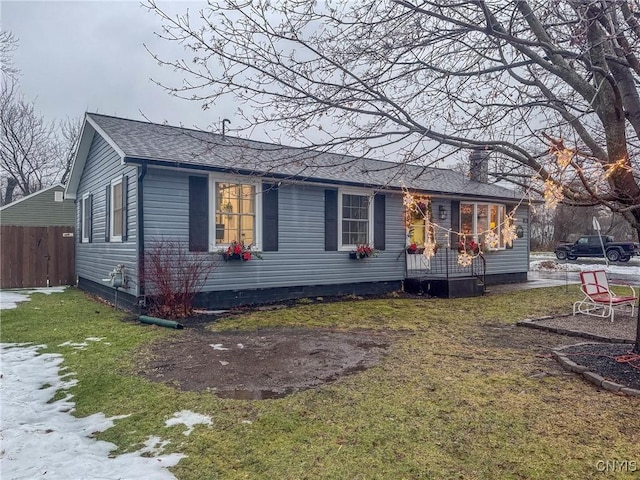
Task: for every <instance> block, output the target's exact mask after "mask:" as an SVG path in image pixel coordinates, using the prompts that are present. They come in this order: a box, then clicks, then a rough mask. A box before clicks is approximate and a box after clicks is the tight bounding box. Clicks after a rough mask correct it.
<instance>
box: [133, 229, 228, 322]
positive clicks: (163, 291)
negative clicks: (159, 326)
mask: <svg viewBox="0 0 640 480" xmlns="http://www.w3.org/2000/svg"><path fill="white" fill-rule="evenodd" d="M188 247H189V245H188V242H181V241H179V240H173V239H167V238H156V239H153V240H151V242H149V245H148V247H147V248H146V251H145V254H144V269H143V271H144V281H145V286H146V287H147V293H148V295H149V297H148V300H149V313H150V314H152V315H156V316H158V317H162V318H184V317H188V316H189V315H191V314H192V313H193V299H194V298H195V296H196V295H197V294H198V293H200V292H201V291H202V288H203V287H204V284H205V282H206V281H207V279H208V278H209V276H210V275H211V274H212V273H213V271H214V270H215V269H216V267H217V266H218V260H217V256H215V255H212V254H211V253H208V252H190V251H189V248H188Z"/></svg>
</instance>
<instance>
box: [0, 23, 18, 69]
mask: <svg viewBox="0 0 640 480" xmlns="http://www.w3.org/2000/svg"><path fill="white" fill-rule="evenodd" d="M16 48H18V39H17V38H16V37H15V35H14V34H13V33H11V32H9V31H8V30H0V71H1V72H2V76H3V77H7V78H10V79H12V80H15V79H16V78H17V77H18V73H19V71H18V69H17V68H15V67H14V65H13V57H12V53H13V51H14V50H15V49H16Z"/></svg>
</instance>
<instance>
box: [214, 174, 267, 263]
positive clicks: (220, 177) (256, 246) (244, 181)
mask: <svg viewBox="0 0 640 480" xmlns="http://www.w3.org/2000/svg"><path fill="white" fill-rule="evenodd" d="M218 182H220V183H236V184H241V185H253V186H254V187H255V190H256V198H255V202H254V205H255V208H256V211H255V219H256V223H255V241H254V242H253V245H252V246H251V250H253V251H261V250H262V182H261V181H260V180H255V179H250V178H247V177H238V176H235V175H225V174H219V173H217V174H211V175H209V251H210V252H217V251H218V250H220V249H224V248H227V247H228V246H229V245H230V244H229V243H222V242H216V207H217V205H216V183H218ZM247 246H248V245H247Z"/></svg>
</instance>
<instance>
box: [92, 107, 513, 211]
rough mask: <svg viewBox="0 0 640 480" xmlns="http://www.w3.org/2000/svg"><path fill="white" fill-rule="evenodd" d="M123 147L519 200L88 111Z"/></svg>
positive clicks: (423, 176)
mask: <svg viewBox="0 0 640 480" xmlns="http://www.w3.org/2000/svg"><path fill="white" fill-rule="evenodd" d="M87 115H88V117H90V118H91V119H92V120H93V121H94V122H95V123H96V124H97V125H98V127H99V128H100V129H102V131H103V132H104V133H105V134H106V135H107V136H108V137H109V138H110V139H111V140H112V141H113V142H115V144H116V145H118V147H119V148H120V149H121V150H122V152H123V153H124V155H125V157H126V160H127V161H136V159H140V160H143V159H144V160H149V161H151V163H153V162H156V163H159V164H165V165H177V164H180V166H183V167H184V166H191V167H193V168H197V167H202V168H203V169H215V170H225V171H230V172H239V173H253V174H257V175H261V176H267V177H275V178H292V179H298V180H307V181H315V182H325V183H338V184H351V185H362V186H369V187H376V188H396V189H398V188H408V189H410V190H415V191H423V192H428V193H431V194H438V193H440V194H456V195H462V196H470V197H492V198H503V199H515V198H516V194H515V192H513V191H512V190H509V189H507V188H503V187H500V186H497V185H489V184H485V183H481V182H476V181H472V180H469V179H468V178H467V177H466V176H465V175H463V174H461V173H459V172H455V171H453V170H447V169H440V168H426V167H420V166H416V165H405V164H401V163H394V162H388V161H382V160H374V159H369V158H358V157H353V156H349V155H339V154H333V153H323V152H317V151H313V150H309V149H303V148H294V147H287V146H282V145H275V144H269V143H264V142H257V141H253V140H245V139H241V138H235V137H230V136H225V137H223V136H222V135H218V134H213V133H209V132H203V131H199V130H193V129H187V128H181V127H174V126H170V125H160V124H154V123H148V122H140V121H136V120H128V119H123V118H117V117H110V116H105V115H98V114H95V113H90V114H87Z"/></svg>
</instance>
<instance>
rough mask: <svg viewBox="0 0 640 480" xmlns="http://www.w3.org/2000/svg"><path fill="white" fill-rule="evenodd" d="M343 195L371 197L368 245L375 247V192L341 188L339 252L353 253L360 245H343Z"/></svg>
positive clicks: (339, 196) (339, 193) (339, 199)
mask: <svg viewBox="0 0 640 480" xmlns="http://www.w3.org/2000/svg"><path fill="white" fill-rule="evenodd" d="M343 195H358V196H360V197H369V231H368V233H367V236H368V242H367V243H368V244H369V245H370V246H371V247H373V224H374V219H373V192H371V191H369V190H365V191H363V190H353V189H347V188H344V189H343V188H339V189H338V251H340V252H345V251H351V250H354V249H356V248H357V246H358V245H355V244H351V245H348V244H343V243H342V196H343Z"/></svg>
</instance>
